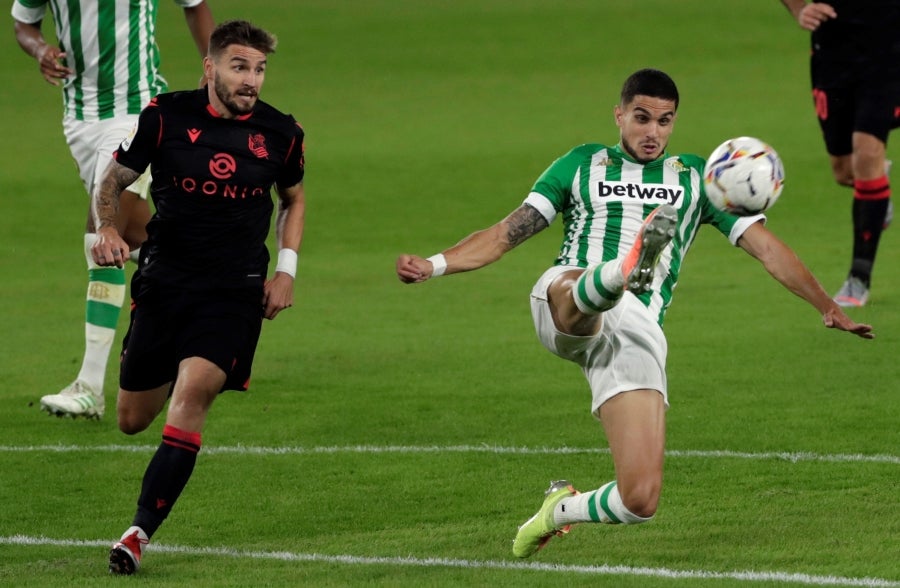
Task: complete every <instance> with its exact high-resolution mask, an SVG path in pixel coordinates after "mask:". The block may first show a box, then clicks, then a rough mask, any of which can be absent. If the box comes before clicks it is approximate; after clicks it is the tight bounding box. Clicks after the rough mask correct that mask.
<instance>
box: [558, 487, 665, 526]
mask: <svg viewBox="0 0 900 588" xmlns="http://www.w3.org/2000/svg"><path fill="white" fill-rule="evenodd" d="M651 518H653V517H639V516H637V515H636V514H634V513H633V512H631V511H630V510H628V509H627V508H625V505H624V504H623V503H622V496H621V495H620V494H619V488H618V486H617V485H616V483H615V482H609V483H608V484H605V485H604V486H601V487H600V488H599V489H597V490H594V491H592V492H585V493H583V494H578V495H576V496H572V497H569V498H564V499H562V500H560V501H559V504H557V505H556V508H555V509H554V511H553V519H554V520H555V521H556V524H557V525H560V526H562V525H570V524H572V523H608V524H623V525H633V524H637V523H645V522H647V521H649V520H650V519H651Z"/></svg>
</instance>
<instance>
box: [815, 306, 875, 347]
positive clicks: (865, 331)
mask: <svg viewBox="0 0 900 588" xmlns="http://www.w3.org/2000/svg"><path fill="white" fill-rule="evenodd" d="M822 322H823V323H824V324H825V326H826V327H828V328H829V329H839V330H841V331H847V332H848V333H853V334H854V335H858V336H860V337H862V338H863V339H874V338H875V333H873V332H872V325H866V324H862V323H857V322H854V321H853V319H851V318H850V317H849V316H847V315H846V314H844V311H842V310H841V309H840V308H836V309H831V310H829V311H828V312H826V313H825V314H823V315H822Z"/></svg>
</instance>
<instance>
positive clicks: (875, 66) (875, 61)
mask: <svg viewBox="0 0 900 588" xmlns="http://www.w3.org/2000/svg"><path fill="white" fill-rule="evenodd" d="M826 2H827V3H828V4H830V5H831V6H833V7H834V10H835V12H837V18H835V19H831V20H827V21H825V22H823V23H822V24H821V25H820V26H819V28H818V29H816V30H815V31H814V32H813V34H812V57H813V75H814V77H815V78H816V79H817V80H818V84H819V86H820V87H827V86H831V87H840V86H846V85H853V84H856V83H873V82H874V83H883V82H884V79H885V78H894V79H896V78H897V77H898V76H900V0H826Z"/></svg>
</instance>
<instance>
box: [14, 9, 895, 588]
mask: <svg viewBox="0 0 900 588" xmlns="http://www.w3.org/2000/svg"><path fill="white" fill-rule="evenodd" d="M212 7H213V10H214V12H215V14H216V17H217V18H218V19H219V20H222V19H225V18H236V17H246V18H249V19H251V20H254V21H256V22H258V23H259V24H261V25H263V26H266V27H268V28H270V29H271V30H272V31H274V32H275V33H277V34H278V35H279V37H280V45H279V50H278V53H276V54H275V55H274V56H273V57H272V58H271V60H270V68H269V76H268V80H267V82H266V86H265V88H264V89H263V96H264V98H265V99H266V100H267V101H269V102H271V103H273V104H275V105H276V106H278V107H280V108H282V109H283V110H286V111H289V112H292V113H293V114H294V115H295V116H296V117H297V119H298V120H299V121H301V122H302V123H303V125H304V127H305V128H306V130H307V133H308V140H307V156H308V157H307V159H308V177H307V181H306V185H307V191H308V232H307V235H306V239H305V243H304V248H303V252H302V254H301V261H300V271H299V275H298V281H297V299H296V302H295V306H294V308H292V309H291V310H290V311H289V312H286V313H284V314H282V315H281V316H280V317H279V318H278V319H277V320H276V321H274V322H271V323H266V325H265V326H264V332H263V337H262V340H261V342H260V346H259V352H258V355H257V361H256V364H255V369H254V378H253V386H252V388H251V390H250V391H249V392H248V393H245V394H240V393H228V394H226V395H224V396H223V397H222V398H220V399H219V401H217V403H216V405H215V406H214V407H213V411H212V416H211V418H210V421H209V424H208V427H207V429H206V430H205V431H204V437H203V440H204V450H203V451H202V452H201V455H200V459H199V461H198V466H197V468H196V470H195V474H194V477H193V478H192V480H191V482H190V484H189V485H188V487H187V489H186V490H185V493H184V494H183V496H182V498H181V500H180V501H179V503H178V505H177V506H176V507H175V510H174V512H173V514H172V516H171V518H170V520H169V521H167V522H166V524H165V525H164V526H163V527H162V528H161V529H160V531H159V533H158V534H157V536H156V537H155V540H154V546H153V547H155V551H148V555H147V557H146V559H145V567H144V569H143V570H142V571H141V574H140V576H141V577H140V579H139V580H138V581H139V582H141V583H142V584H143V585H147V586H175V585H178V586H186V585H191V586H297V585H318V586H346V585H373V586H396V585H404V586H411V585H417V586H471V585H492V586H510V587H512V586H529V585H534V586H542V585H549V584H551V583H560V584H566V585H585V586H588V585H590V586H596V585H604V586H624V587H645V586H652V587H656V586H665V587H670V586H710V587H713V586H716V587H718V586H726V587H731V586H790V585H796V586H800V585H810V584H812V585H823V584H824V583H826V582H829V581H833V582H834V583H840V582H839V581H838V580H836V579H839V578H845V579H848V581H856V582H857V584H856V585H862V584H860V581H861V579H863V578H873V579H880V580H881V582H880V583H878V582H875V581H873V582H870V583H869V584H868V585H882V586H898V585H900V567H898V564H897V561H898V554H900V509H898V483H897V480H898V474H900V470H898V468H900V463H898V460H900V455H898V450H897V447H898V446H900V428H898V427H897V422H898V416H900V400H898V397H897V394H896V382H897V381H898V372H900V367H898V363H897V360H896V358H897V355H898V343H900V341H898V334H897V333H898V332H900V313H898V311H897V309H898V307H900V295H898V294H897V293H898V292H900V272H898V271H897V268H898V267H900V252H898V246H897V245H898V241H897V239H898V237H897V229H896V228H894V229H891V230H889V231H888V232H887V233H885V234H884V237H883V241H882V247H881V250H880V252H879V259H878V264H877V267H876V273H875V278H874V289H873V292H872V298H871V304H870V305H869V306H868V307H866V308H864V309H859V310H854V311H853V312H852V313H851V314H852V315H853V316H854V317H855V318H857V319H858V320H861V321H866V322H871V323H872V324H874V325H875V331H876V333H877V339H876V340H875V341H871V342H867V341H862V340H859V339H856V338H853V337H850V336H848V335H846V334H844V333H838V332H833V331H827V330H825V329H824V328H823V327H822V326H821V324H820V319H819V317H818V316H817V314H816V312H815V311H814V310H812V309H811V308H809V307H808V306H807V305H806V304H805V303H803V302H802V301H801V300H799V299H797V298H795V297H793V296H792V295H791V294H790V293H788V292H786V291H785V290H784V289H783V288H781V287H780V286H779V285H778V284H777V283H775V282H774V281H773V280H771V279H770V278H768V276H767V275H766V273H765V271H764V270H763V269H762V268H761V267H760V266H759V264H757V263H756V262H754V261H753V260H752V259H750V258H749V257H748V256H746V255H744V254H743V253H742V252H741V251H739V250H737V249H734V248H732V247H730V246H729V245H728V243H727V242H726V241H725V240H724V239H722V238H721V237H720V236H719V235H717V234H716V233H715V231H711V230H710V231H704V232H702V233H701V235H700V237H699V239H698V241H697V243H696V245H695V248H694V251H693V253H692V254H691V256H690V257H689V258H688V260H687V263H686V265H685V268H684V272H683V279H682V281H681V283H680V285H679V289H678V291H677V293H676V297H675V302H674V305H673V307H672V309H671V312H670V313H669V315H668V318H667V321H666V332H667V336H668V340H669V383H670V391H669V393H670V400H671V404H672V407H671V409H670V410H669V413H668V449H669V454H668V456H667V461H666V472H665V487H664V490H663V495H662V500H661V505H660V511H659V513H658V515H657V517H656V519H655V520H654V521H653V522H651V523H649V524H646V525H641V526H636V527H628V528H625V527H605V526H597V525H580V526H578V527H576V528H575V529H574V530H573V532H572V534H571V535H570V536H569V537H567V538H566V539H565V540H555V541H554V542H553V543H552V544H551V546H550V547H549V548H548V549H547V550H546V551H543V552H541V554H540V555H539V556H538V557H536V558H534V560H529V561H527V562H519V561H517V560H515V559H514V558H513V557H512V556H511V553H510V545H511V540H512V537H513V534H514V532H515V529H516V526H517V525H518V524H520V523H521V522H522V521H523V520H524V519H525V518H527V517H528V516H530V515H531V514H532V512H533V511H534V510H535V509H536V508H537V506H538V505H539V503H540V498H541V492H542V491H543V490H544V489H545V487H546V485H547V482H548V481H549V480H550V479H555V478H558V477H567V478H568V479H570V480H572V481H573V482H574V483H575V484H576V486H577V487H579V488H581V489H591V488H596V487H598V486H599V485H600V484H602V483H603V482H605V481H607V480H608V479H610V478H611V477H612V464H611V461H610V458H609V455H608V454H607V453H606V452H605V451H604V450H603V448H605V446H606V443H605V440H604V438H603V435H602V431H601V429H600V427H599V426H598V424H597V423H596V421H595V420H594V419H593V418H592V417H591V416H590V414H589V412H588V411H589V402H590V394H589V392H588V389H587V385H586V384H585V382H584V381H583V378H582V376H581V374H580V372H579V370H578V369H577V368H576V367H575V366H573V365H569V364H566V363H564V362H562V361H560V360H558V359H556V358H555V357H553V356H552V355H550V354H549V353H547V352H546V351H545V350H544V349H543V348H542V347H541V346H540V344H539V343H538V342H537V340H536V337H535V335H534V333H533V327H532V325H531V319H530V317H529V311H528V292H529V291H530V288H531V285H532V283H533V282H534V280H535V279H536V277H537V276H538V275H539V274H540V272H541V271H542V270H543V268H544V267H546V266H547V265H548V264H549V263H550V262H551V261H552V259H553V257H554V255H555V253H556V248H557V247H558V239H559V231H560V229H559V227H558V226H555V227H551V229H550V230H548V231H546V232H545V233H544V234H541V235H539V236H537V237H536V238H535V239H533V240H532V241H530V242H528V243H526V244H524V245H522V246H521V247H520V248H519V249H518V250H517V251H515V252H513V253H512V254H511V255H509V256H508V257H507V258H506V259H504V260H503V261H501V262H500V263H498V264H495V265H494V266H491V267H489V268H485V269H484V270H481V271H480V272H476V273H474V274H466V275H460V276H453V277H449V278H442V279H440V280H436V281H434V282H431V283H428V284H425V285H421V286H403V285H401V284H400V283H399V282H398V281H397V279H396V277H395V276H394V274H393V265H394V260H395V258H396V256H397V254H399V253H402V252H416V253H419V254H423V255H430V254H432V253H434V252H436V251H439V250H440V249H443V248H445V247H447V246H448V245H450V244H452V243H454V242H456V241H457V240H459V239H460V238H462V237H464V236H465V235H467V234H468V233H470V232H471V231H473V230H475V229H478V228H482V227H484V226H487V225H489V224H492V223H493V222H495V221H496V220H498V219H499V218H501V217H502V216H503V215H505V214H506V213H507V212H509V211H510V210H512V209H513V208H515V207H516V206H517V205H518V204H519V202H521V200H522V198H524V196H525V194H526V193H527V191H528V189H529V188H530V187H531V184H532V182H533V181H534V179H535V178H536V177H537V176H538V175H539V174H540V173H541V171H543V169H544V168H545V167H546V166H547V165H548V164H549V163H550V162H551V161H552V160H553V159H554V158H556V157H558V156H559V155H561V154H562V153H564V152H565V151H567V150H568V149H569V148H571V147H572V146H574V145H576V144H578V143H582V142H588V141H602V142H611V141H613V140H615V138H616V129H615V127H614V125H613V119H612V108H613V105H614V104H615V102H616V100H617V98H618V91H619V88H620V86H621V82H622V80H623V79H624V77H625V76H627V75H628V74H629V73H631V72H632V71H633V70H635V69H637V68H639V67H644V66H654V67H659V68H661V69H664V70H667V71H669V72H670V73H671V74H672V75H673V77H674V78H675V80H676V81H677V82H678V83H679V88H680V90H681V95H682V106H681V108H680V111H679V121H678V123H677V126H676V132H675V135H674V136H673V138H672V141H671V144H670V149H671V151H675V152H681V151H684V152H696V153H700V154H704V155H705V154H706V153H708V152H709V151H710V150H711V149H712V148H713V147H714V146H715V145H717V144H718V143H719V142H720V141H721V140H723V139H725V138H727V137H729V136H735V135H741V134H749V135H755V136H759V137H762V138H764V139H766V140H768V141H769V142H770V143H772V144H773V145H774V146H775V147H776V148H777V149H778V151H779V153H780V154H781V156H782V158H783V159H784V161H785V166H786V169H787V187H786V189H785V193H784V195H783V196H782V200H781V201H780V202H779V203H778V205H777V206H776V207H775V208H774V209H773V210H772V212H771V214H770V220H769V226H770V228H772V229H773V230H774V231H775V232H776V233H777V234H778V235H780V236H781V237H782V238H784V239H785V240H786V241H787V242H788V243H790V244H791V245H792V246H793V247H794V248H795V249H796V250H797V252H798V253H799V254H800V256H801V257H802V258H803V259H804V260H805V261H806V262H807V264H808V265H809V266H810V267H811V268H812V269H813V271H814V272H815V273H816V275H818V276H819V278H820V279H821V281H822V282H823V284H824V285H825V287H826V289H828V290H830V291H831V290H834V289H836V288H837V286H838V285H839V284H840V282H841V281H842V279H843V277H844V273H845V271H846V269H847V265H848V263H849V246H850V219H849V217H850V215H849V210H850V194H849V192H848V191H847V190H844V189H840V188H838V187H836V186H835V185H834V184H833V182H832V180H831V178H830V172H829V171H828V169H827V158H826V156H825V152H824V147H823V145H822V142H821V138H820V136H819V130H818V127H817V125H816V122H815V119H814V116H813V111H812V105H811V100H810V98H809V91H808V87H807V86H808V81H807V62H806V59H807V53H808V38H807V36H806V34H805V33H804V32H803V31H801V30H800V29H799V28H798V27H797V26H796V25H795V24H794V23H792V22H791V20H790V18H789V16H788V14H787V12H786V11H785V10H784V9H783V7H781V6H780V5H779V4H778V3H777V2H768V3H764V2H758V1H756V0H731V1H730V2H729V3H728V7H727V9H723V8H724V7H718V6H717V7H715V8H711V5H710V3H709V2H702V1H700V0H687V1H685V2H680V3H677V4H673V3H671V2H663V1H661V0H645V1H644V2H640V3H636V2H611V1H606V0H604V1H599V2H598V1H588V0H578V1H574V2H567V3H562V4H561V3H558V2H551V1H549V0H525V1H500V0H497V1H490V2H481V1H475V0H461V1H455V2H449V1H431V2H406V1H394V2H388V1H384V0H365V1H363V0H356V1H345V2H326V1H312V2H302V3H300V2H291V1H288V0H280V1H275V0H273V1H269V2H264V3H246V2H238V1H236V0H217V1H216V2H214V3H213V6H212ZM160 13H161V14H160V25H159V32H160V43H161V45H162V51H163V68H164V72H165V73H166V76H167V78H168V79H169V81H170V83H171V85H172V87H174V88H184V87H191V86H193V85H194V84H195V83H196V80H197V76H198V74H199V63H198V60H197V58H196V56H195V53H194V49H193V45H192V43H191V42H190V40H189V38H188V36H187V34H186V30H185V27H184V24H183V22H182V19H181V16H180V15H179V11H178V9H177V8H176V7H174V6H173V5H172V3H167V2H162V3H161V8H160ZM45 32H47V33H48V34H51V33H50V31H49V29H48V30H46V31H45ZM10 33H11V32H10V31H8V34H7V35H6V36H5V37H3V39H2V40H0V43H3V49H5V50H6V53H7V55H8V56H9V59H8V60H7V66H6V67H7V69H8V70H9V71H8V72H7V76H6V79H7V83H6V84H4V85H3V87H2V88H0V107H2V108H3V109H4V111H5V112H7V113H8V116H7V122H6V123H5V126H4V129H6V130H7V133H6V135H5V136H6V140H5V141H4V142H3V143H2V144H0V154H2V160H3V161H4V162H5V163H4V165H3V172H2V175H0V186H2V192H0V198H2V207H3V214H2V215H0V277H2V280H3V286H2V288H0V305H2V308H3V312H2V313H0V332H2V333H3V335H4V336H3V337H2V338H0V357H2V358H3V360H2V362H0V376H2V382H3V383H4V394H3V399H4V410H3V411H0V504H2V505H3V508H0V585H10V586H105V585H111V584H113V583H118V580H116V579H113V578H110V577H109V576H108V574H107V573H106V568H105V562H106V551H107V549H108V543H109V542H111V541H112V540H113V539H115V538H116V537H117V536H118V535H119V533H121V531H122V530H124V528H125V527H126V526H127V525H128V524H129V522H130V519H131V516H132V513H133V508H134V503H135V500H136V498H137V493H138V490H139V486H140V479H141V476H142V474H143V471H144V467H145V465H146V463H147V460H149V458H150V455H152V451H153V448H154V447H155V446H156V445H157V444H158V442H159V435H160V431H161V428H162V422H161V420H160V421H159V422H157V423H155V424H154V425H153V426H152V427H151V428H150V430H148V431H147V432H145V433H142V434H140V435H138V436H136V437H126V436H124V435H123V434H121V433H119V432H118V431H117V429H116V426H115V419H114V416H113V409H112V406H111V404H112V402H113V398H114V393H113V389H114V387H115V383H116V380H117V377H116V371H115V369H114V367H115V365H114V364H115V362H114V361H113V362H111V365H110V369H109V374H108V378H107V382H108V384H107V398H108V403H109V404H110V406H109V408H108V414H107V416H106V418H105V419H104V420H103V421H101V422H84V421H80V422H74V421H69V420H57V419H52V418H49V417H47V416H45V415H44V414H42V413H41V412H40V411H39V410H38V408H37V401H38V399H39V397H40V396H41V395H42V394H45V393H49V392H53V391H55V390H56V389H58V388H59V387H60V386H62V385H63V384H65V383H67V382H68V381H69V380H70V379H71V378H72V377H73V374H74V373H75V372H76V371H77V369H78V366H79V363H80V360H81V350H82V329H83V327H82V324H81V316H82V315H83V300H84V287H85V283H84V271H83V264H84V262H83V256H82V253H81V245H80V243H81V232H82V228H83V221H84V212H85V209H86V206H87V199H86V197H85V196H84V195H83V194H82V193H81V187H80V184H79V181H78V177H77V174H76V172H75V169H74V166H73V165H72V164H71V159H70V157H69V154H68V151H67V149H66V146H65V143H64V140H63V138H62V132H61V128H60V124H59V120H60V117H61V112H60V106H61V105H60V98H59V95H58V93H57V91H56V90H54V89H53V88H52V87H50V86H48V85H46V84H45V83H44V82H43V80H41V78H40V76H39V74H38V71H37V67H36V66H35V64H34V62H33V61H31V60H29V59H28V58H27V57H26V56H25V55H24V54H22V53H21V52H20V51H19V49H18V47H16V46H15V42H14V39H13V38H12V35H11V34H10ZM889 151H890V156H891V157H892V158H893V159H894V160H895V161H900V149H898V147H897V146H896V145H891V147H890V150H889ZM895 176H896V174H895ZM125 319H126V317H125V316H124V314H123V316H122V318H121V321H120V324H121V325H122V326H123V327H124V325H125ZM122 331H123V329H120V332H119V336H120V337H121V334H122ZM55 446H61V447H63V448H65V449H66V450H65V451H61V450H52V449H51V447H55ZM247 448H264V449H265V450H266V451H259V452H253V451H249V450H248V449H247ZM13 537H19V538H20V539H18V540H15V541H14V540H12V539H11V538H13ZM204 550H209V551H204ZM741 573H746V574H748V575H746V576H741V575H740V574H741Z"/></svg>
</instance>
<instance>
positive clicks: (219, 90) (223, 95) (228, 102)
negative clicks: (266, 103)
mask: <svg viewBox="0 0 900 588" xmlns="http://www.w3.org/2000/svg"><path fill="white" fill-rule="evenodd" d="M213 88H214V89H215V91H216V96H218V98H219V100H221V102H222V104H224V105H225V108H227V109H228V112H230V113H231V114H232V115H234V116H240V115H243V114H249V113H251V112H253V107H254V106H255V105H256V96H257V95H256V93H254V94H253V100H252V101H251V103H250V105H249V106H245V105H242V104H241V103H239V102H238V101H237V100H235V95H236V93H232V92H229V91H228V88H226V87H225V84H224V83H223V82H222V80H221V79H220V78H219V76H218V75H216V76H215V78H214V79H213Z"/></svg>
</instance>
